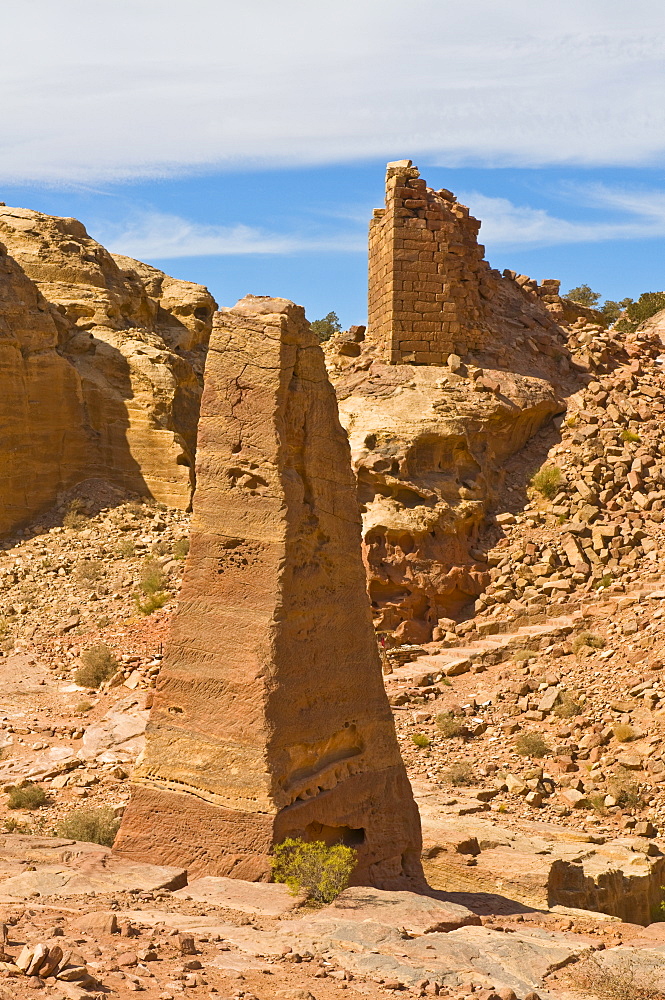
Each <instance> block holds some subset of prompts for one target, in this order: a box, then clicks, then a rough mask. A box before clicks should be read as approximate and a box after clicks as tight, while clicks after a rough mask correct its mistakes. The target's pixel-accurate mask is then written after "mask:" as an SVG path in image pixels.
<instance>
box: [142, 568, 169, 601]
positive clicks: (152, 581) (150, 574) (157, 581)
mask: <svg viewBox="0 0 665 1000" xmlns="http://www.w3.org/2000/svg"><path fill="white" fill-rule="evenodd" d="M167 586H168V580H167V578H166V576H165V574H164V572H163V571H162V568H161V566H160V565H159V564H158V563H156V562H154V561H153V560H152V559H147V560H146V562H145V564H144V566H143V569H142V570H141V590H142V591H143V593H144V594H145V595H146V597H151V596H152V595H153V594H158V593H160V591H163V590H165V589H166V588H167Z"/></svg>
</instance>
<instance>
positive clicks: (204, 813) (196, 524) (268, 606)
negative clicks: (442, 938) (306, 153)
mask: <svg viewBox="0 0 665 1000" xmlns="http://www.w3.org/2000/svg"><path fill="white" fill-rule="evenodd" d="M197 478H198V487H197V493H196V502H195V513H194V518H193V528H192V542H191V550H190V554H189V557H188V562H187V568H186V571H185V577H184V581H183V590H182V594H181V600H180V604H179V608H178V611H177V613H176V616H175V619H174V623H173V628H172V633H171V638H170V645H169V648H168V651H167V655H166V659H165V662H164V667H163V669H162V672H161V674H160V677H159V680H158V684H157V689H156V692H155V700H154V705H153V708H152V713H151V718H150V723H149V727H148V740H147V745H146V751H145V755H144V756H143V758H142V760H141V761H140V762H139V764H138V766H137V768H136V771H135V774H134V780H135V782H136V786H135V789H134V793H133V797H132V800H131V802H130V804H129V806H128V808H127V810H126V812H125V815H124V817H123V823H122V827H121V830H120V833H119V835H118V839H117V841H116V850H117V851H119V852H120V853H121V854H123V855H125V856H128V857H132V858H136V859H150V860H152V861H159V862H161V863H166V864H171V863H178V864H184V865H186V867H187V868H188V870H189V872H190V874H194V875H196V874H207V875H229V874H230V875H232V876H234V877H238V878H243V877H244V878H250V879H261V878H265V877H266V876H267V874H268V872H269V851H270V848H271V845H272V844H273V843H274V842H280V841H281V840H283V839H284V838H285V837H287V836H301V837H305V838H310V839H325V840H329V841H331V842H334V841H337V840H338V839H343V840H345V841H346V842H347V843H350V844H352V845H353V846H354V847H356V849H357V850H358V853H359V863H358V869H357V871H356V874H355V877H356V879H357V881H358V882H359V883H361V884H362V883H363V882H366V883H368V884H373V885H377V886H383V887H394V888H397V887H399V886H400V885H404V884H405V882H406V883H407V884H408V880H409V879H412V878H417V877H418V876H419V872H420V861H419V849H420V827H419V819H418V814H417V810H416V808H415V804H414V802H413V798H412V794H411V789H410V786H409V783H408V781H407V778H406V773H405V771H404V767H403V764H402V761H401V758H400V756H399V751H398V748H397V742H396V739H395V731H394V724H393V720H392V717H391V713H390V709H389V706H388V702H387V698H386V695H385V690H384V687H383V683H382V676H381V668H380V663H379V657H378V653H377V648H376V642H375V638H374V633H373V629H372V623H371V616H370V610H369V606H368V602H367V596H366V589H365V579H364V570H363V565H362V561H361V557H360V531H359V529H360V523H359V514H358V506H357V500H356V492H355V484H354V480H353V475H352V472H351V466H350V456H349V447H348V442H347V439H346V435H345V433H344V431H343V429H342V427H341V425H340V423H339V420H338V417H337V408H336V402H335V396H334V392H333V389H332V387H331V385H330V383H329V381H328V378H327V375H326V371H325V365H324V359H323V354H322V352H321V349H320V347H319V345H318V343H317V342H316V339H315V337H314V336H313V334H312V333H311V332H310V330H309V327H308V325H307V322H306V320H305V318H304V312H303V310H302V309H301V308H299V307H297V306H294V305H293V304H292V303H290V302H287V301H285V300H283V299H265V298H263V299H262V298H254V297H251V296H250V297H248V298H246V299H243V300H242V301H241V302H240V303H238V305H237V306H236V307H235V308H234V309H232V310H225V311H223V312H222V313H221V314H220V315H219V320H218V322H217V325H216V329H215V332H214V336H213V341H212V344H211V350H210V352H209V355H208V362H207V365H206V387H205V393H204V397H203V404H202V413H201V425H200V430H199V453H198V463H197Z"/></svg>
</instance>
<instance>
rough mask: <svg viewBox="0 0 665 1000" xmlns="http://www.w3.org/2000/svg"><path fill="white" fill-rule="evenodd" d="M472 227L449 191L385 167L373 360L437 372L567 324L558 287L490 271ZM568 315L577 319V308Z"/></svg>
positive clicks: (372, 309)
mask: <svg viewBox="0 0 665 1000" xmlns="http://www.w3.org/2000/svg"><path fill="white" fill-rule="evenodd" d="M479 229H480V222H479V221H478V220H477V219H474V218H473V216H471V215H469V210H468V208H467V207H466V206H465V205H461V204H459V202H458V201H457V199H456V198H455V196H454V195H453V193H452V192H451V191H448V190H446V189H441V190H439V191H434V190H432V189H431V188H428V187H427V184H426V182H425V181H424V180H423V179H422V178H421V177H420V174H419V171H418V169H417V167H414V166H412V165H411V160H398V161H395V162H393V163H389V164H388V168H387V172H386V206H385V208H379V209H376V210H375V211H374V216H373V218H372V220H371V222H370V228H369V296H368V298H369V303H368V305H369V319H368V333H367V338H366V339H367V343H368V345H370V344H371V345H373V346H374V347H375V348H376V351H377V354H378V357H379V358H381V359H382V360H383V361H385V362H388V363H390V364H416V365H443V364H446V362H447V359H448V357H449V355H450V354H456V355H459V356H460V357H464V356H465V355H468V353H469V352H483V351H486V350H487V349H488V347H489V348H495V349H496V348H498V349H499V352H500V342H501V341H505V340H506V339H507V338H508V339H512V338H511V336H510V335H511V334H512V335H513V336H514V335H515V334H516V333H518V332H519V331H520V329H521V330H529V329H531V330H533V329H535V330H537V331H540V332H541V333H542V334H544V333H545V332H547V333H551V332H552V331H553V330H555V329H556V324H557V322H560V321H561V320H563V319H567V318H569V317H568V315H567V313H566V310H565V308H564V300H562V299H561V298H560V297H559V282H558V281H556V280H554V279H547V280H545V281H543V282H542V283H541V284H540V285H539V284H538V282H537V281H535V280H534V279H532V278H529V277H528V276H527V275H518V274H516V272H514V271H504V272H503V274H500V273H499V272H498V271H497V270H494V269H493V268H491V267H490V265H489V264H488V262H487V261H486V260H485V259H484V254H485V248H484V247H483V246H482V245H481V244H479V243H478V240H477V238H478V231H479ZM566 305H567V306H568V307H569V308H568V312H570V307H571V306H572V305H573V304H572V303H567V304H566ZM572 311H573V313H574V317H575V318H576V317H577V316H578V315H579V314H580V311H581V310H579V309H577V308H576V307H575V308H573V310H572ZM564 314H565V315H564ZM594 315H597V314H594ZM570 318H571V319H572V318H573V317H572V316H571V317H570ZM499 360H500V359H499Z"/></svg>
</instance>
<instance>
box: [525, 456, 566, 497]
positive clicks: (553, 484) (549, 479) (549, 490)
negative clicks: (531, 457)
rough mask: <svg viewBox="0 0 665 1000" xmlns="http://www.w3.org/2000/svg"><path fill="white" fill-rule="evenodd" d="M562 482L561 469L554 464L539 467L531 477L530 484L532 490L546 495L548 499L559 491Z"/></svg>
mask: <svg viewBox="0 0 665 1000" xmlns="http://www.w3.org/2000/svg"><path fill="white" fill-rule="evenodd" d="M562 482H563V475H562V474H561V469H559V468H557V466H556V465H550V466H546V467H544V468H542V469H539V470H538V472H536V474H535V475H534V476H533V477H532V479H531V485H532V486H533V488H534V490H537V492H538V493H540V495H541V496H543V497H546V498H547V499H548V500H553V499H554V497H555V496H556V495H557V493H558V492H559V487H560V485H561V483H562Z"/></svg>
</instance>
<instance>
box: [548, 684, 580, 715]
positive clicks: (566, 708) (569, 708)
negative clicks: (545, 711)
mask: <svg viewBox="0 0 665 1000" xmlns="http://www.w3.org/2000/svg"><path fill="white" fill-rule="evenodd" d="M552 714H553V715H556V717H557V719H574V718H575V716H576V715H581V714H582V706H581V705H580V703H579V702H578V700H577V698H576V697H575V695H574V694H573V693H572V691H564V692H563V694H562V695H561V701H560V702H559V704H558V705H555V706H554V710H553V713H552Z"/></svg>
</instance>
